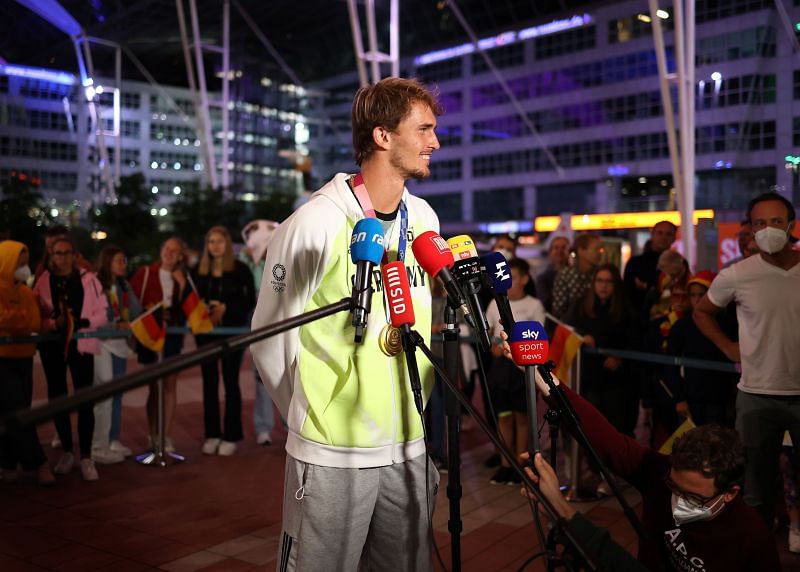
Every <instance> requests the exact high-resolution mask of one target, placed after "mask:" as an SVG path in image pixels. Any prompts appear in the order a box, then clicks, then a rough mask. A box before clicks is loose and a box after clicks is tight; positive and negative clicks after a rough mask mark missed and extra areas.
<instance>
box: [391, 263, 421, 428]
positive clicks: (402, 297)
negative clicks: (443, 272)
mask: <svg viewBox="0 0 800 572" xmlns="http://www.w3.org/2000/svg"><path fill="white" fill-rule="evenodd" d="M381 275H382V277H383V288H384V290H385V291H386V299H387V300H388V302H389V319H390V321H391V323H392V326H394V327H395V328H398V329H399V330H400V336H401V337H402V340H403V353H404V354H405V357H406V372H407V373H408V381H409V382H410V383H411V393H412V395H413V396H414V406H415V407H416V408H417V413H419V414H420V416H421V415H422V407H423V401H422V381H421V380H420V377H419V368H418V367H417V358H416V355H415V354H414V351H415V346H414V341H413V338H412V334H413V332H412V331H411V326H413V325H414V305H413V302H412V301H411V287H410V286H409V284H408V272H406V265H405V264H403V263H402V262H400V261H399V260H398V261H397V262H390V263H389V264H384V265H383V267H382V268H381Z"/></svg>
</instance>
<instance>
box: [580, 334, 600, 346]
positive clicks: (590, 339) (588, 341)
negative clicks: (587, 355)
mask: <svg viewBox="0 0 800 572" xmlns="http://www.w3.org/2000/svg"><path fill="white" fill-rule="evenodd" d="M583 345H585V346H586V347H589V348H595V347H597V342H596V341H595V339H594V336H583Z"/></svg>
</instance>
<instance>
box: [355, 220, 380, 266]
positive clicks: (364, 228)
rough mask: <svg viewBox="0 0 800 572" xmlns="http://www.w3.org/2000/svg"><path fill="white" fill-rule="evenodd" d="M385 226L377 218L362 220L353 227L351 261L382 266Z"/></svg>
mask: <svg viewBox="0 0 800 572" xmlns="http://www.w3.org/2000/svg"><path fill="white" fill-rule="evenodd" d="M383 250H384V249H383V225H382V224H381V223H380V221H379V220H378V219H376V218H362V219H361V220H360V221H358V222H357V223H356V225H355V227H353V235H352V236H351V237H350V260H352V261H353V264H358V263H359V262H361V261H365V260H366V261H368V262H372V263H373V264H380V262H381V259H382V258H383Z"/></svg>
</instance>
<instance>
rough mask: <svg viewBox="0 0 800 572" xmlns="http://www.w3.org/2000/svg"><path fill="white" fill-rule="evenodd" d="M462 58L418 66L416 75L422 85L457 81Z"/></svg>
mask: <svg viewBox="0 0 800 572" xmlns="http://www.w3.org/2000/svg"><path fill="white" fill-rule="evenodd" d="M462 61H463V60H462V58H450V59H448V60H442V61H440V62H435V63H432V64H428V65H426V66H420V67H418V68H417V70H416V75H417V77H418V78H420V80H422V82H423V83H436V82H439V81H447V80H449V79H458V78H460V77H461V75H462V71H461V65H462Z"/></svg>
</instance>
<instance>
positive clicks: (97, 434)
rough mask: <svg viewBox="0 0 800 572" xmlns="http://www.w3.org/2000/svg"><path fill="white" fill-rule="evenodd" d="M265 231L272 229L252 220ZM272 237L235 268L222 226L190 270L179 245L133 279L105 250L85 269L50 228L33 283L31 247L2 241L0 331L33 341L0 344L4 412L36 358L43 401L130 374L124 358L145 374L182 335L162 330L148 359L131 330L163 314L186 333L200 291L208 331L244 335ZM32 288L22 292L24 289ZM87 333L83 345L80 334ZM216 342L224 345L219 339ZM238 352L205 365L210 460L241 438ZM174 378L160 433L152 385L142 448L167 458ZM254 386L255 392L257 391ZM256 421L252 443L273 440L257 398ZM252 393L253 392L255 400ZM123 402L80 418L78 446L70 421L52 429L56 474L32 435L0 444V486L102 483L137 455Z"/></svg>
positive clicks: (115, 252) (18, 401) (264, 401)
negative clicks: (25, 479) (128, 441)
mask: <svg viewBox="0 0 800 572" xmlns="http://www.w3.org/2000/svg"><path fill="white" fill-rule="evenodd" d="M257 222H268V221H257ZM272 230H274V227H270V228H269V229H267V231H266V232H261V233H256V234H257V235H258V236H257V238H258V240H257V241H255V242H254V243H253V244H254V246H253V248H245V249H243V250H242V252H241V253H240V258H241V259H236V258H235V257H234V252H233V240H232V238H231V235H230V233H229V232H228V230H227V229H226V228H224V227H220V226H216V227H213V228H211V229H210V230H209V231H208V233H207V234H206V237H205V241H204V245H203V249H202V254H201V256H200V257H199V259H198V261H197V263H196V265H195V266H194V267H191V266H189V265H188V264H187V259H188V252H189V250H188V247H187V245H186V243H185V242H184V241H183V240H182V239H181V238H179V237H177V236H172V237H169V238H168V239H166V240H165V241H164V242H163V244H162V245H161V249H160V252H159V253H158V254H159V255H158V259H157V260H156V261H155V262H153V263H152V264H147V265H144V266H141V267H140V268H137V269H136V270H135V271H133V272H131V270H130V269H129V268H128V261H127V257H126V253H125V252H124V250H123V249H121V248H119V247H117V246H114V245H107V246H105V247H103V248H102V250H101V251H100V253H99V255H98V257H97V260H96V262H95V263H94V264H93V263H92V262H90V261H89V260H87V259H85V258H84V257H83V256H82V255H81V254H80V253H79V252H78V249H77V247H76V245H75V243H74V241H73V240H72V238H71V237H70V232H69V229H67V228H66V227H64V226H54V227H51V228H49V229H47V230H46V231H45V236H44V242H45V254H44V258H43V260H42V261H41V262H40V264H39V265H38V266H37V268H36V271H35V273H31V271H30V267H29V263H30V260H29V258H30V257H29V249H28V247H27V246H26V245H25V244H22V243H20V242H16V241H13V240H6V241H2V242H0V295H1V296H2V297H1V298H0V308H2V315H1V316H0V333H2V335H4V336H16V337H23V338H24V337H25V336H29V335H31V334H38V335H40V337H41V339H39V340H37V342H36V343H5V344H2V345H0V377H2V378H3V381H4V383H2V384H0V387H2V394H0V412H2V413H14V412H16V411H19V410H21V409H24V408H29V407H30V406H31V402H32V398H33V356H34V355H35V353H36V352H37V351H38V352H39V356H40V359H41V364H42V369H43V371H44V375H45V380H46V385H47V396H48V399H55V398H58V397H61V396H65V395H67V394H68V392H69V391H68V379H71V380H72V387H73V388H74V390H79V389H81V388H85V387H90V386H92V385H98V384H103V383H108V382H110V381H112V380H114V379H116V378H119V377H121V376H122V375H124V374H125V373H126V370H127V366H128V361H129V359H132V358H134V357H135V358H136V360H137V361H138V363H139V364H141V365H142V366H147V365H149V364H153V363H156V362H157V361H159V360H162V359H166V358H169V357H172V356H174V355H177V354H179V353H181V351H182V350H183V348H184V342H185V337H186V335H187V334H184V333H180V331H181V329H180V328H179V329H178V332H175V331H174V330H173V331H169V332H168V333H166V335H165V339H164V343H163V349H162V350H161V351H160V352H156V351H154V350H153V349H150V348H148V347H146V345H143V344H142V343H139V342H138V341H137V340H136V338H135V337H133V336H131V335H130V330H131V322H133V321H135V320H136V319H137V318H138V317H140V316H142V315H144V314H145V313H147V312H148V311H149V310H151V309H153V308H154V307H156V306H159V307H160V309H161V310H162V312H161V314H160V316H161V318H162V320H163V325H164V326H165V327H169V326H177V327H181V326H185V325H186V321H187V317H186V315H185V312H186V311H185V308H184V302H185V301H186V299H187V297H188V296H189V294H190V293H191V292H192V291H196V293H197V295H198V296H199V299H200V300H202V301H203V303H204V304H205V307H206V308H207V310H208V319H209V320H210V322H211V325H212V326H214V327H216V326H220V327H228V328H243V329H246V328H247V327H249V322H250V318H251V315H252V312H253V309H254V308H255V303H256V292H257V288H258V283H257V282H256V279H255V278H254V273H253V271H254V270H256V271H258V278H259V279H260V277H261V273H262V270H263V264H264V256H265V253H266V250H265V246H263V245H265V244H266V242H267V241H268V238H269V235H270V233H271V232H272ZM29 284H30V287H29ZM80 333H86V334H87V335H85V336H81V335H76V334H80ZM223 337H224V336H223ZM219 339H221V336H220V335H213V334H198V335H196V336H195V342H196V345H197V346H198V347H202V346H204V345H206V344H208V343H211V342H213V341H216V340H219ZM243 353H244V352H243V351H241V352H234V353H229V354H226V355H225V356H224V357H222V358H220V359H219V360H217V361H208V362H204V363H203V364H202V367H201V371H202V379H203V419H204V435H203V437H204V441H203V444H202V446H201V450H202V452H203V453H205V454H207V455H222V456H230V455H233V454H234V453H235V452H236V447H237V445H236V444H237V442H239V441H241V440H242V439H243V438H244V432H243V429H242V398H241V391H240V382H239V370H240V367H241V364H242V357H243ZM220 371H221V374H222V381H223V386H224V395H225V398H224V402H225V405H224V416H223V415H221V414H220V398H219V381H220ZM177 378H178V374H177V373H175V374H171V375H169V376H166V377H165V378H164V379H163V380H162V382H163V400H164V418H163V427H161V428H159V427H158V426H157V419H158V415H157V410H156V406H157V398H158V396H157V389H156V385H155V384H153V385H152V386H151V387H150V390H149V395H148V399H147V417H148V447H150V448H153V447H154V446H155V442H156V437H157V435H158V434H159V431H163V432H164V441H165V450H166V451H168V452H174V448H175V446H174V443H173V441H172V439H171V437H170V430H171V428H172V426H173V422H174V419H175V415H176V406H177ZM259 385H260V384H259ZM260 390H261V391H260V393H263V395H261V398H260V399H256V404H255V408H254V412H253V413H254V415H253V416H254V419H255V424H256V427H255V429H256V434H257V442H258V444H260V445H267V444H269V443H271V442H272V436H271V432H272V429H273V425H274V421H273V412H272V407H273V405H272V401H271V400H270V398H269V396H268V395H266V393H265V392H264V391H263V387H262V388H260ZM258 392H259V390H258V389H257V395H258ZM122 399H123V395H122V394H117V395H115V396H114V397H113V398H111V399H108V400H105V401H102V402H99V403H96V404H95V405H94V406H91V405H90V406H86V407H82V408H80V409H79V410H78V415H77V417H78V427H77V432H78V441H77V447H76V443H75V442H74V440H73V432H72V423H71V418H70V415H69V414H68V413H65V414H61V415H59V416H57V417H56V418H55V419H54V425H55V429H56V435H55V437H53V439H52V441H51V443H50V444H51V446H52V447H53V448H60V449H61V455H60V457H59V459H58V461H57V462H56V463H55V465H54V466H53V467H51V466H50V465H49V464H48V463H47V462H46V458H45V454H44V451H43V449H42V446H41V443H40V442H39V439H38V437H37V434H36V430H35V429H34V428H28V429H25V430H22V431H17V432H13V433H11V434H8V435H5V436H2V437H1V438H0V460H1V461H2V467H1V468H2V479H3V481H6V482H12V481H15V480H17V478H18V477H19V473H18V469H21V471H22V472H23V473H26V472H28V473H30V472H35V475H36V479H37V480H38V482H39V483H40V484H41V485H43V486H50V485H53V484H55V482H56V475H66V474H68V473H70V472H71V471H72V470H73V468H74V467H75V466H76V465H77V466H78V467H79V468H80V472H81V475H82V477H83V479H85V480H87V481H94V480H97V479H98V478H99V474H98V470H97V464H113V463H120V462H123V461H124V460H125V459H126V458H127V457H130V456H131V455H132V454H133V451H132V450H131V448H130V447H128V446H126V445H125V444H124V443H123V438H122V417H123V416H122V411H123V408H122Z"/></svg>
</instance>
